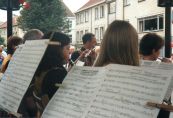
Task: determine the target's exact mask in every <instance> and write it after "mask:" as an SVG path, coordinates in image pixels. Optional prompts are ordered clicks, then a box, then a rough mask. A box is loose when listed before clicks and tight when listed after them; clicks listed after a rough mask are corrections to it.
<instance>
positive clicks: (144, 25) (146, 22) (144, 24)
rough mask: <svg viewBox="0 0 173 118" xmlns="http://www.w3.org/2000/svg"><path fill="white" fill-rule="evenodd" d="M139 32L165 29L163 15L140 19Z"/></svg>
mask: <svg viewBox="0 0 173 118" xmlns="http://www.w3.org/2000/svg"><path fill="white" fill-rule="evenodd" d="M138 23H139V27H138V30H139V32H147V31H158V30H163V15H157V16H152V17H147V18H141V19H139V20H138Z"/></svg>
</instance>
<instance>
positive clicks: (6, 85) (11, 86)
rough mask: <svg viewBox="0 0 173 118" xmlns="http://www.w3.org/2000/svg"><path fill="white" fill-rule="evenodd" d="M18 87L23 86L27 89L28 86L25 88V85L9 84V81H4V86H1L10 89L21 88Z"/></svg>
mask: <svg viewBox="0 0 173 118" xmlns="http://www.w3.org/2000/svg"><path fill="white" fill-rule="evenodd" d="M17 85H21V86H23V87H26V86H24V85H23V84H17V83H11V82H9V81H4V82H2V84H1V86H4V87H8V88H19V87H17ZM23 87H21V88H23ZM22 91H23V90H22Z"/></svg>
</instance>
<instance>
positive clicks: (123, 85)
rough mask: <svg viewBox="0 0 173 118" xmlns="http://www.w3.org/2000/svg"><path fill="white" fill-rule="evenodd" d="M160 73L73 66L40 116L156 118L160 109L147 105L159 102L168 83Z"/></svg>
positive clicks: (169, 78)
mask: <svg viewBox="0 0 173 118" xmlns="http://www.w3.org/2000/svg"><path fill="white" fill-rule="evenodd" d="M94 70H95V71H96V72H97V73H96V72H94ZM160 71H161V69H160V70H159V69H152V71H151V70H149V69H148V68H142V67H134V66H124V65H109V66H107V67H102V68H96V67H75V68H73V71H71V72H70V73H69V74H68V76H67V77H66V79H65V81H64V82H63V86H64V87H62V88H60V89H59V90H58V91H57V92H56V94H55V95H54V96H53V98H52V100H51V101H50V102H49V104H48V106H47V107H46V109H45V111H44V113H43V115H42V117H43V118H47V117H49V118H156V117H157V115H158V112H159V109H156V108H150V107H147V106H146V103H147V102H148V101H153V102H160V103H161V102H162V100H163V98H164V95H165V93H166V90H167V88H168V85H169V83H170V81H171V77H170V76H169V75H166V74H163V75H162V72H160ZM93 72H94V73H95V74H92V73H93ZM91 74H92V76H90V75H91ZM86 85H87V86H88V87H86Z"/></svg>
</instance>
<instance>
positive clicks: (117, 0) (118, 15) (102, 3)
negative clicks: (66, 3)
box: [75, 0, 172, 45]
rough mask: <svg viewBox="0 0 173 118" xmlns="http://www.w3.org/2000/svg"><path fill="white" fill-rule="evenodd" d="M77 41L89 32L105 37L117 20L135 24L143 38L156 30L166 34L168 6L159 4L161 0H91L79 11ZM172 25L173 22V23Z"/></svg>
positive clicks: (158, 32)
mask: <svg viewBox="0 0 173 118" xmlns="http://www.w3.org/2000/svg"><path fill="white" fill-rule="evenodd" d="M75 15H76V43H77V45H78V44H81V41H82V40H81V37H82V35H83V34H84V33H86V32H92V33H94V34H95V35H96V38H97V40H98V42H100V41H101V40H102V37H103V34H104V31H105V30H106V28H107V27H108V25H109V24H110V23H111V22H112V21H113V20H115V19H119V20H126V21H128V22H129V23H131V24H132V25H133V26H134V27H135V28H136V30H137V32H138V34H139V39H141V37H142V36H143V35H144V34H146V33H148V32H155V33H157V34H159V35H160V36H162V37H164V34H165V33H164V32H165V31H164V27H165V8H164V7H158V6H157V0H90V1H89V2H87V3H86V4H85V5H84V6H82V7H81V8H80V9H79V10H78V11H77V12H76V13H75ZM171 26H172V25H171Z"/></svg>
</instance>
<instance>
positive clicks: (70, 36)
mask: <svg viewBox="0 0 173 118" xmlns="http://www.w3.org/2000/svg"><path fill="white" fill-rule="evenodd" d="M68 36H69V38H70V43H72V35H68Z"/></svg>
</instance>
